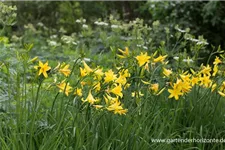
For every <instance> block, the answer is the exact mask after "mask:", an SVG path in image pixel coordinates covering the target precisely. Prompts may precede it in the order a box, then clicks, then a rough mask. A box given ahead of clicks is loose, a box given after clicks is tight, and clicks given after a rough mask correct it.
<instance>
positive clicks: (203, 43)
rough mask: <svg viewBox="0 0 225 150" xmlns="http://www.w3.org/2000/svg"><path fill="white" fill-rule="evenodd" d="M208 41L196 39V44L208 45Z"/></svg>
mask: <svg viewBox="0 0 225 150" xmlns="http://www.w3.org/2000/svg"><path fill="white" fill-rule="evenodd" d="M208 44H209V43H208V42H205V41H198V42H197V45H208Z"/></svg>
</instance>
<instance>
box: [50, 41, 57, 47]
mask: <svg viewBox="0 0 225 150" xmlns="http://www.w3.org/2000/svg"><path fill="white" fill-rule="evenodd" d="M48 45H49V46H57V45H58V44H57V42H56V41H49V42H48Z"/></svg>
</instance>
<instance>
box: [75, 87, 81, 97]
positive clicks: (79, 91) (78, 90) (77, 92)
mask: <svg viewBox="0 0 225 150" xmlns="http://www.w3.org/2000/svg"><path fill="white" fill-rule="evenodd" d="M74 95H78V96H82V95H83V94H82V89H81V88H76V90H75V91H74Z"/></svg>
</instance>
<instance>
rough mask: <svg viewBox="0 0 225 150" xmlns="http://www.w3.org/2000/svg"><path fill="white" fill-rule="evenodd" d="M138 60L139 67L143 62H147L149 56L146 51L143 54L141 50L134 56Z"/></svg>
mask: <svg viewBox="0 0 225 150" xmlns="http://www.w3.org/2000/svg"><path fill="white" fill-rule="evenodd" d="M135 58H136V59H137V61H138V64H139V67H141V66H143V65H144V64H145V63H149V59H150V58H151V57H150V56H148V54H147V52H146V53H145V54H144V53H142V52H141V54H140V55H138V56H137V57H135Z"/></svg>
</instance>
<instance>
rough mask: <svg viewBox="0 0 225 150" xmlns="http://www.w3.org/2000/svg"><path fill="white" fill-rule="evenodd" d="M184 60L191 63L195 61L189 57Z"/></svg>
mask: <svg viewBox="0 0 225 150" xmlns="http://www.w3.org/2000/svg"><path fill="white" fill-rule="evenodd" d="M183 62H186V63H188V64H189V63H192V62H194V61H193V60H192V59H190V58H189V57H188V58H187V59H183Z"/></svg>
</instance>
